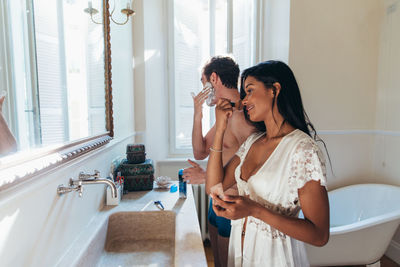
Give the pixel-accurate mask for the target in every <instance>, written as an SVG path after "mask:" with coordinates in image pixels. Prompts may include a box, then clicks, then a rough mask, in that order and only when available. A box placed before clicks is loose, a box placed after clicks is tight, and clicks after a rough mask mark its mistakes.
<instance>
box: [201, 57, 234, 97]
mask: <svg viewBox="0 0 400 267" xmlns="http://www.w3.org/2000/svg"><path fill="white" fill-rule="evenodd" d="M213 72H215V73H216V74H217V75H218V76H219V78H220V79H221V82H222V84H223V85H224V86H226V87H227V88H234V89H237V84H238V79H239V73H240V70H239V65H238V64H237V63H236V62H235V60H233V58H231V57H228V56H214V57H212V58H210V59H209V60H208V61H207V63H206V64H205V65H204V67H203V74H204V76H205V77H206V78H207V80H208V81H210V76H211V74H212V73H213Z"/></svg>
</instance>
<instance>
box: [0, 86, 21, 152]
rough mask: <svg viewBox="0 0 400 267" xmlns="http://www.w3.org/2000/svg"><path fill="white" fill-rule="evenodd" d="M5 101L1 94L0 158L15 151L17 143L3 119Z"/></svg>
mask: <svg viewBox="0 0 400 267" xmlns="http://www.w3.org/2000/svg"><path fill="white" fill-rule="evenodd" d="M5 99H6V96H5V95H4V93H3V92H2V94H1V95H0V156H5V155H7V154H9V153H11V152H15V151H16V150H17V141H16V140H15V137H14V136H13V134H12V133H11V131H10V129H9V128H8V125H7V122H6V120H5V119H4V117H3V103H4V100H5Z"/></svg>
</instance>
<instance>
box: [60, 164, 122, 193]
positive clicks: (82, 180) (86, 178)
mask: <svg viewBox="0 0 400 267" xmlns="http://www.w3.org/2000/svg"><path fill="white" fill-rule="evenodd" d="M90 184H106V185H108V186H110V188H111V195H112V196H114V197H117V188H116V186H115V184H114V182H113V181H111V180H109V179H105V178H100V172H99V171H96V170H95V173H94V174H86V173H83V172H80V173H79V176H78V179H77V180H74V179H72V178H71V179H69V187H66V186H63V185H59V186H58V188H57V193H58V194H59V195H62V194H65V193H69V192H71V191H77V192H78V193H79V197H82V194H83V185H90Z"/></svg>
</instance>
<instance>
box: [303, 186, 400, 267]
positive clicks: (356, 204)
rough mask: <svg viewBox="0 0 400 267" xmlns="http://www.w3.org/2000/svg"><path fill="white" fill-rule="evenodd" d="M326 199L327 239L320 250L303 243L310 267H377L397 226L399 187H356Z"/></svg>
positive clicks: (332, 194)
mask: <svg viewBox="0 0 400 267" xmlns="http://www.w3.org/2000/svg"><path fill="white" fill-rule="evenodd" d="M328 196H329V205H330V238H329V242H328V243H327V244H326V245H325V246H323V247H315V246H312V245H308V244H306V250H307V254H308V258H309V261H310V264H311V266H329V265H330V266H332V265H337V266H338V265H358V264H366V265H370V264H371V265H373V266H379V265H380V263H379V260H380V258H381V257H382V256H383V254H384V253H385V251H386V249H387V247H388V246H389V243H390V241H391V240H392V238H393V235H394V234H395V232H396V229H397V228H398V226H399V223H400V187H399V186H392V185H384V184H358V185H351V186H346V187H342V188H338V189H335V190H332V191H330V192H329V193H328Z"/></svg>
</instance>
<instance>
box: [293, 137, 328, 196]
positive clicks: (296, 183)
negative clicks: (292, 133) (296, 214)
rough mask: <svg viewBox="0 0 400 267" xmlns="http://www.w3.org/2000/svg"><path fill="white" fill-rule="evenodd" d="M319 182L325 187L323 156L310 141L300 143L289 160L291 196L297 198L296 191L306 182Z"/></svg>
mask: <svg viewBox="0 0 400 267" xmlns="http://www.w3.org/2000/svg"><path fill="white" fill-rule="evenodd" d="M311 180H314V181H319V182H320V184H321V185H322V186H325V187H326V165H325V159H324V156H323V154H322V152H321V150H320V149H319V147H318V146H317V144H316V143H315V142H314V141H313V140H311V139H305V140H302V141H300V142H299V143H298V144H297V146H296V148H295V150H294V154H293V156H292V159H291V165H290V177H289V187H290V191H291V193H292V194H295V197H297V190H298V189H300V188H302V187H303V186H304V185H305V184H306V183H307V182H309V181H311Z"/></svg>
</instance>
